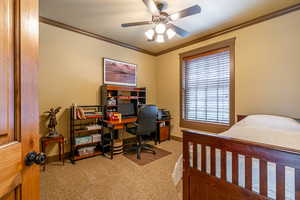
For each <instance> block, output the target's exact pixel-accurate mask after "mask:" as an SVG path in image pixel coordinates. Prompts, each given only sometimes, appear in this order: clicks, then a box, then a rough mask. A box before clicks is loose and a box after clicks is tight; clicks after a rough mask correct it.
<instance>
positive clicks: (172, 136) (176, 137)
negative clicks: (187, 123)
mask: <svg viewBox="0 0 300 200" xmlns="http://www.w3.org/2000/svg"><path fill="white" fill-rule="evenodd" d="M171 139H172V140H175V141H178V142H182V137H178V136H175V135H171Z"/></svg>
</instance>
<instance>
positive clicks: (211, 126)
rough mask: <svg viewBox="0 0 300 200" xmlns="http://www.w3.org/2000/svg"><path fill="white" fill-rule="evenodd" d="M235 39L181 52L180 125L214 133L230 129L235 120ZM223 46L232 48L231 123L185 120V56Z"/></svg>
mask: <svg viewBox="0 0 300 200" xmlns="http://www.w3.org/2000/svg"><path fill="white" fill-rule="evenodd" d="M235 39H236V38H231V39H228V40H224V41H221V42H217V43H214V44H210V45H207V46H204V47H200V48H198V49H194V50H191V51H188V52H184V53H181V54H179V56H180V127H181V128H188V129H196V130H200V131H208V132H212V133H221V132H224V131H226V130H228V129H229V128H230V127H231V126H232V125H233V124H234V122H235ZM222 48H229V50H230V83H229V85H230V91H229V92H230V95H229V98H230V100H229V112H230V123H229V124H228V125H227V124H221V123H220V124H219V123H211V122H205V121H202V122H201V121H192V120H185V119H184V118H183V116H184V90H183V82H184V79H183V75H184V69H185V62H184V58H186V57H191V56H195V55H199V54H204V53H207V52H209V51H214V50H218V49H222Z"/></svg>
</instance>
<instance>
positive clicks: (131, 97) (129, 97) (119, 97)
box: [118, 96, 139, 100]
mask: <svg viewBox="0 0 300 200" xmlns="http://www.w3.org/2000/svg"><path fill="white" fill-rule="evenodd" d="M138 98H139V97H137V96H118V99H129V100H130V99H138Z"/></svg>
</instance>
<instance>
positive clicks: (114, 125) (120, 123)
mask: <svg viewBox="0 0 300 200" xmlns="http://www.w3.org/2000/svg"><path fill="white" fill-rule="evenodd" d="M136 121H137V117H130V118H126V119H121V120H103V123H104V124H106V127H107V128H109V132H110V145H111V148H110V159H113V156H114V132H115V131H117V130H124V128H125V125H126V124H130V123H134V122H136ZM119 153H122V151H121V152H118V153H115V154H119Z"/></svg>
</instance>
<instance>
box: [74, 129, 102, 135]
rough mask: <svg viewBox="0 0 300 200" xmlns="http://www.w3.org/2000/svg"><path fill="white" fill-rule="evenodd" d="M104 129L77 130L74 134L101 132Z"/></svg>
mask: <svg viewBox="0 0 300 200" xmlns="http://www.w3.org/2000/svg"><path fill="white" fill-rule="evenodd" d="M101 129H102V128H99V129H93V130H86V129H83V130H75V131H74V133H75V134H80V133H90V132H93V131H100V130H101Z"/></svg>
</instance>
